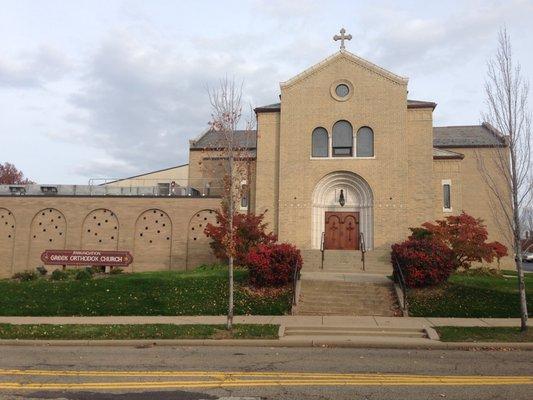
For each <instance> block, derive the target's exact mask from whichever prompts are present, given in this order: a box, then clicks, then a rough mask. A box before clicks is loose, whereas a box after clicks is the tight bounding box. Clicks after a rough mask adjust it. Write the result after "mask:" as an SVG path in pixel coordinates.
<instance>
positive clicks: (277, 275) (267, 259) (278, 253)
mask: <svg viewBox="0 0 533 400" xmlns="http://www.w3.org/2000/svg"><path fill="white" fill-rule="evenodd" d="M246 265H247V267H248V270H249V271H250V283H251V284H252V285H253V286H256V287H265V286H283V285H286V284H288V283H290V282H292V280H293V276H294V269H295V268H297V269H298V271H299V270H300V269H301V268H302V256H301V254H300V250H298V249H297V248H296V247H294V246H293V245H291V244H287V243H274V244H259V245H258V246H256V247H254V248H252V249H251V250H250V252H249V253H248V257H246Z"/></svg>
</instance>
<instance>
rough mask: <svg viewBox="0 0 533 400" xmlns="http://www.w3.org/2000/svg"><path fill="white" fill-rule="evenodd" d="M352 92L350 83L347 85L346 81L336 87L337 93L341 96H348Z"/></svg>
mask: <svg viewBox="0 0 533 400" xmlns="http://www.w3.org/2000/svg"><path fill="white" fill-rule="evenodd" d="M349 93H350V88H349V87H348V85H345V84H344V83H341V84H340V85H337V87H336V88H335V94H336V95H337V96H339V97H346V96H348V94H349Z"/></svg>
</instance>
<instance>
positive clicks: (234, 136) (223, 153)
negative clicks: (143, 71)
mask: <svg viewBox="0 0 533 400" xmlns="http://www.w3.org/2000/svg"><path fill="white" fill-rule="evenodd" d="M242 88H243V85H242V83H241V84H237V83H236V82H235V80H234V79H228V78H225V79H222V80H221V81H220V84H219V86H218V87H217V88H215V89H209V90H208V93H209V101H210V104H211V109H212V114H211V121H210V123H209V125H210V130H211V133H212V135H211V137H212V141H211V142H210V143H209V150H208V151H209V157H205V158H206V159H211V160H212V161H214V162H212V163H209V162H204V169H208V170H210V171H208V174H209V175H211V176H218V177H220V178H221V179H220V180H221V182H219V184H220V186H221V193H220V194H221V196H222V204H221V205H222V210H223V212H224V211H225V212H226V213H227V224H228V226H227V229H226V231H227V234H226V237H225V238H224V247H225V248H226V254H227V255H228V275H229V304H228V320H227V327H228V329H231V328H232V326H233V308H234V302H233V293H234V285H233V269H234V265H233V264H234V259H235V255H236V254H235V251H236V246H235V232H234V227H233V222H234V216H235V213H236V212H237V208H238V206H239V204H240V201H241V199H242V197H243V195H245V196H248V191H249V189H248V188H249V184H250V160H251V159H252V156H253V155H252V154H251V153H250V147H251V144H252V140H253V137H254V131H253V129H254V127H255V116H254V114H253V112H252V110H251V107H250V113H249V116H247V118H246V119H245V120H244V121H243V120H242V119H243V105H242ZM241 125H245V127H244V129H241V130H239V129H238V128H239V127H240V126H241Z"/></svg>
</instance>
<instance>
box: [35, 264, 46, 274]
mask: <svg viewBox="0 0 533 400" xmlns="http://www.w3.org/2000/svg"><path fill="white" fill-rule="evenodd" d="M35 270H36V271H37V272H38V273H39V275H41V276H45V275H46V274H47V273H48V270H47V269H46V268H45V267H44V265H39V266H38V267H37V268H35Z"/></svg>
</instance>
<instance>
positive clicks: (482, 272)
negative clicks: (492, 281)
mask: <svg viewBox="0 0 533 400" xmlns="http://www.w3.org/2000/svg"><path fill="white" fill-rule="evenodd" d="M459 273H460V274H461V275H465V276H490V277H494V278H503V274H502V271H500V270H499V269H495V268H489V267H479V268H470V269H465V270H464V271H461V272H459Z"/></svg>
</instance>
